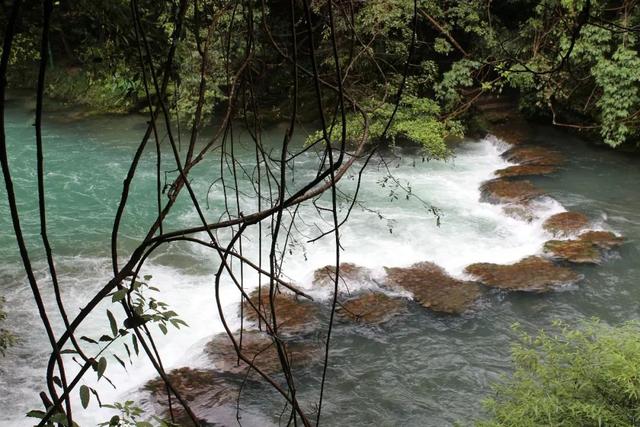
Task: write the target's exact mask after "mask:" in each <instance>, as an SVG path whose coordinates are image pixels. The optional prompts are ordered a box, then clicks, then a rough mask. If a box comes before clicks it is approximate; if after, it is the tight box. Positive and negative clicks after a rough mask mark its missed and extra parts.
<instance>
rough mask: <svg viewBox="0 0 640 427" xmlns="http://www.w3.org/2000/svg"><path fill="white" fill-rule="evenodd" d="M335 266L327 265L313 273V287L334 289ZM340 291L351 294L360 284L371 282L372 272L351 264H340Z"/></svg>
mask: <svg viewBox="0 0 640 427" xmlns="http://www.w3.org/2000/svg"><path fill="white" fill-rule="evenodd" d="M335 271H336V267H335V265H326V266H324V267H321V268H319V269H317V270H316V271H314V272H313V285H314V286H317V287H322V288H328V289H329V288H330V289H333V288H334V280H335ZM339 273H340V277H339V279H338V291H339V292H344V293H350V292H351V289H352V288H353V287H354V286H355V285H356V284H358V283H362V282H365V281H371V271H370V270H369V269H368V268H365V267H361V266H359V265H356V264H352V263H349V262H343V263H340V270H339Z"/></svg>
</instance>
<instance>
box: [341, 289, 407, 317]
mask: <svg viewBox="0 0 640 427" xmlns="http://www.w3.org/2000/svg"><path fill="white" fill-rule="evenodd" d="M406 311H407V303H406V299H405V298H399V297H391V296H389V295H386V294H383V293H381V292H366V293H362V294H360V295H356V296H354V297H352V298H349V299H348V300H346V301H344V302H340V305H339V307H338V308H337V309H336V313H337V314H338V316H340V317H341V318H343V319H348V320H352V321H354V322H362V323H367V324H381V323H384V322H387V321H389V320H391V319H392V318H394V317H395V316H398V315H401V314H403V313H405V312H406Z"/></svg>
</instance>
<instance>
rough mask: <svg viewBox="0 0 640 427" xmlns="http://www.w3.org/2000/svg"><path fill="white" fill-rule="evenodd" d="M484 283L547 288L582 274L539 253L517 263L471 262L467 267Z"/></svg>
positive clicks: (533, 289)
mask: <svg viewBox="0 0 640 427" xmlns="http://www.w3.org/2000/svg"><path fill="white" fill-rule="evenodd" d="M465 271H466V272H467V273H469V274H471V275H473V276H475V277H476V278H477V279H478V280H479V281H480V282H481V283H483V284H485V285H487V286H491V287H495V288H500V289H507V290H517V291H531V292H544V291H548V290H550V289H551V288H553V287H555V286H558V285H563V284H568V283H574V282H577V281H578V280H580V279H581V276H580V275H579V274H578V273H576V272H574V271H573V270H570V269H568V268H565V267H559V266H557V265H555V264H554V263H553V262H551V261H549V260H547V259H545V258H541V257H538V256H530V257H528V258H524V259H523V260H521V261H518V262H517V263H515V264H510V265H501V264H492V263H477V264H471V265H470V266H468V267H467V268H466V270H465Z"/></svg>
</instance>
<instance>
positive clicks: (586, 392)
mask: <svg viewBox="0 0 640 427" xmlns="http://www.w3.org/2000/svg"><path fill="white" fill-rule="evenodd" d="M554 327H555V328H556V329H555V330H554V331H553V333H547V332H544V331H543V332H540V334H539V335H538V336H536V337H532V336H529V335H527V334H524V333H523V334H522V336H521V341H520V342H519V343H518V344H516V345H514V347H513V350H512V354H513V361H514V364H515V372H514V374H513V375H512V376H511V377H510V378H508V379H507V380H506V381H505V382H503V383H501V384H498V385H496V386H495V395H494V396H493V397H492V398H491V399H489V400H487V401H486V402H485V403H486V407H487V409H488V412H489V418H488V419H487V420H482V421H479V422H477V423H476V425H477V426H479V427H497V426H514V427H515V426H522V427H524V426H568V427H569V426H581V427H582V426H616V427H622V426H638V425H640V397H639V395H640V325H639V324H638V323H637V322H630V323H626V324H624V325H622V326H618V327H610V326H606V325H604V324H602V323H599V322H597V321H595V320H594V321H590V322H588V323H585V324H584V325H583V326H582V327H581V328H579V329H577V330H573V329H570V328H568V327H567V326H566V325H565V324H563V323H556V324H555V325H554Z"/></svg>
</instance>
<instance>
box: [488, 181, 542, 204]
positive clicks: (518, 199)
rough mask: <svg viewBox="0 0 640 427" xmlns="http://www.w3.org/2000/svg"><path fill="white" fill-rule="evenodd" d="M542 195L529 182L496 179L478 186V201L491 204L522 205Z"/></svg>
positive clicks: (540, 191)
mask: <svg viewBox="0 0 640 427" xmlns="http://www.w3.org/2000/svg"><path fill="white" fill-rule="evenodd" d="M543 195H544V192H543V191H542V190H540V189H539V188H537V187H535V186H534V185H533V184H531V182H529V181H519V180H518V181H512V180H509V179H504V178H498V179H492V180H490V181H485V182H484V183H483V184H482V185H481V186H480V201H482V202H487V203H493V204H500V203H504V204H516V205H523V204H527V203H529V202H530V201H531V200H533V199H535V198H537V197H540V196H543Z"/></svg>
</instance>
